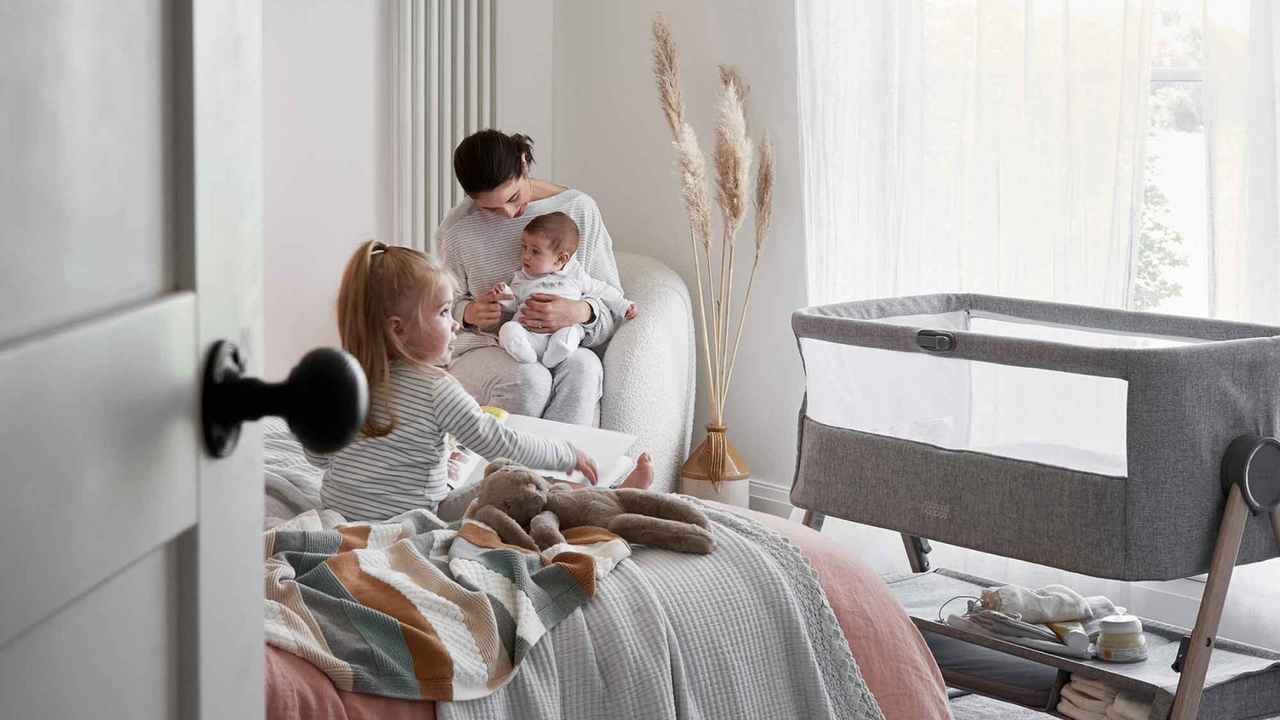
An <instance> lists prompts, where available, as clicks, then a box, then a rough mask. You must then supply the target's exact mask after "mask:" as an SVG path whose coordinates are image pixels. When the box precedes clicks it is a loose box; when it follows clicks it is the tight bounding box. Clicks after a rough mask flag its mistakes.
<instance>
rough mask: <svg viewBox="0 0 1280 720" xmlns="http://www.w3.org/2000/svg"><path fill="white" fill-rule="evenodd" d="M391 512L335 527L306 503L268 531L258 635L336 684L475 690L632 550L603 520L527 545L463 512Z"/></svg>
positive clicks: (493, 686) (496, 677)
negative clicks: (388, 517)
mask: <svg viewBox="0 0 1280 720" xmlns="http://www.w3.org/2000/svg"><path fill="white" fill-rule="evenodd" d="M326 515H328V513H326ZM333 517H337V516H336V515H335V516H333ZM396 520H398V521H389V522H386V523H380V524H372V525H371V524H367V523H354V524H344V525H336V526H335V525H333V523H332V521H328V522H326V521H324V520H322V519H321V516H320V515H319V514H317V513H316V512H314V511H311V512H307V513H304V514H302V515H299V516H298V517H296V518H294V519H293V520H290V521H289V522H287V523H284V524H282V525H279V526H277V527H276V528H274V529H272V530H270V531H268V532H267V533H266V538H265V543H266V548H265V551H266V616H267V623H266V624H267V642H268V643H269V644H271V645H274V646H276V647H278V648H281V649H282V650H285V651H288V652H290V653H293V654H295V655H298V656H299V657H302V658H304V659H305V660H307V661H308V662H310V663H312V664H313V665H315V666H316V667H318V668H320V670H322V671H323V672H324V673H325V674H326V675H327V676H328V677H329V679H330V680H332V681H333V684H334V686H335V687H337V688H339V689H342V690H353V691H356V692H362V693H370V694H374V695H383V696H387V697H394V698H405V699H414V700H469V699H474V698H480V697H484V696H486V695H488V694H490V693H492V692H494V691H495V690H497V689H498V688H500V687H502V686H503V685H504V684H505V683H506V682H507V681H508V680H509V679H510V678H511V677H512V675H514V674H515V672H516V669H517V668H518V667H519V666H520V663H521V662H522V661H523V660H524V659H525V658H526V657H527V656H528V655H529V652H530V650H531V649H532V648H533V647H534V645H535V644H536V643H537V642H538V640H539V639H541V638H542V637H543V636H544V635H546V633H547V631H549V630H550V629H551V628H552V627H554V626H555V625H556V624H557V623H559V622H560V621H561V620H563V619H564V618H565V617H567V616H568V615H569V614H570V613H572V612H573V611H574V610H575V609H577V608H578V607H580V606H581V605H582V604H583V603H585V602H586V601H587V599H588V598H590V597H593V596H594V595H595V591H596V582H597V581H598V580H599V579H600V578H602V577H604V576H605V575H606V574H608V572H609V571H610V570H612V569H613V568H614V566H616V565H617V563H618V562H619V561H621V560H622V559H624V558H626V557H628V556H630V554H631V548H630V546H629V545H628V544H627V543H626V541H624V540H622V538H619V537H618V536H616V535H614V534H612V533H610V532H608V531H606V530H602V529H600V528H576V529H572V530H568V531H566V532H565V533H564V535H565V539H566V540H567V543H565V544H561V545H557V546H556V547H553V548H550V549H548V550H546V551H543V552H542V553H534V552H530V551H528V550H524V549H523V548H518V547H514V546H510V545H505V544H503V543H502V542H501V541H500V540H499V539H498V536H497V534H496V533H494V532H493V531H492V530H490V529H489V528H488V527H487V526H485V525H483V524H481V523H478V522H473V521H470V520H465V521H463V522H461V523H453V524H450V525H445V524H444V523H443V522H441V521H440V520H439V519H437V518H436V517H435V516H434V515H431V514H430V513H427V512H424V511H420V510H415V511H411V512H409V513H405V514H404V515H402V516H399V518H397V519H396Z"/></svg>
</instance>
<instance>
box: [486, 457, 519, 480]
mask: <svg viewBox="0 0 1280 720" xmlns="http://www.w3.org/2000/svg"><path fill="white" fill-rule="evenodd" d="M517 464H518V463H517V462H516V461H515V460H509V459H507V458H494V460H493V462H491V463H489V464H488V465H485V466H484V476H485V477H489V476H490V475H492V474H494V473H496V472H498V471H499V470H501V469H503V468H505V467H509V466H511V465H517Z"/></svg>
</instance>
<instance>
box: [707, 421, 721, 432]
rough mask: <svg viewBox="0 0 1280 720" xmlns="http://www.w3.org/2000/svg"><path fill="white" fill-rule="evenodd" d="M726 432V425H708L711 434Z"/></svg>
mask: <svg viewBox="0 0 1280 720" xmlns="http://www.w3.org/2000/svg"><path fill="white" fill-rule="evenodd" d="M724 431H725V426H724V425H716V424H715V423H707V432H709V433H722V432H724Z"/></svg>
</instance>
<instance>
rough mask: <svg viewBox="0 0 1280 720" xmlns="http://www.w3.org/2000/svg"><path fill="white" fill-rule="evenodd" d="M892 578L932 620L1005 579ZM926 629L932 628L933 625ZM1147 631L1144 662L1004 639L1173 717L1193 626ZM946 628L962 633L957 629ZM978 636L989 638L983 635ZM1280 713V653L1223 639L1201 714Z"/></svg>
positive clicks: (907, 601) (1151, 626) (914, 610)
mask: <svg viewBox="0 0 1280 720" xmlns="http://www.w3.org/2000/svg"><path fill="white" fill-rule="evenodd" d="M886 582H887V583H888V584H889V589H891V590H892V591H893V593H894V595H895V596H896V597H897V598H898V601H899V602H900V603H901V604H902V607H903V609H905V610H906V611H907V614H908V615H910V616H912V617H913V618H924V619H926V620H934V619H935V618H936V617H937V612H938V608H939V607H940V606H941V605H942V603H944V602H946V601H947V600H949V599H950V598H953V597H955V596H957V595H971V596H978V595H979V594H980V593H981V591H982V589H983V588H987V587H991V586H993V585H999V584H1001V583H999V582H996V581H994V580H988V579H985V578H979V577H975V576H972V575H968V574H965V573H960V572H955V571H952V570H946V569H941V570H935V571H933V572H929V573H923V574H920V575H904V576H898V577H894V578H886ZM922 630H925V631H926V632H927V629H924V628H922ZM1143 630H1144V631H1145V632H1146V635H1147V651H1148V655H1149V656H1148V659H1147V660H1146V661H1144V662H1140V663H1128V664H1122V663H1107V662H1102V661H1098V660H1089V661H1078V660H1072V659H1070V658H1065V657H1060V656H1057V655H1048V654H1046V653H1042V652H1038V651H1036V650H1031V649H1027V648H1018V647H1017V646H1011V645H1008V644H1007V643H1000V644H1001V645H1002V646H1004V647H1005V648H1006V649H1005V650H1004V652H1006V653H1008V654H1011V655H1017V656H1019V657H1023V658H1029V659H1035V660H1037V661H1038V662H1041V663H1044V664H1046V665H1051V666H1054V667H1058V668H1061V669H1063V670H1066V671H1068V672H1072V673H1080V674H1082V675H1083V676H1085V677H1089V678H1092V679H1095V680H1098V681H1101V682H1105V683H1107V684H1108V685H1111V686H1113V687H1116V688H1124V689H1132V690H1137V691H1140V692H1147V693H1151V694H1152V695H1154V703H1153V704H1152V708H1151V718H1152V720H1161V719H1162V718H1166V717H1168V715H1169V712H1170V711H1171V710H1172V709H1173V694H1174V692H1175V691H1176V690H1177V688H1178V679H1179V675H1178V673H1176V672H1174V671H1173V670H1172V668H1171V667H1170V665H1171V664H1172V663H1173V660H1174V658H1175V657H1176V656H1177V653H1178V644H1179V642H1180V641H1181V639H1182V636H1183V635H1184V634H1186V633H1187V632H1188V631H1187V630H1186V629H1184V628H1176V627H1173V626H1171V625H1166V624H1164V623H1159V622H1155V621H1153V620H1143ZM944 631H945V632H953V633H954V632H960V631H956V630H954V629H944ZM974 641H975V642H979V643H981V642H983V641H982V640H981V639H977V640H974ZM1276 713H1280V652H1276V651H1273V650H1266V649H1263V648H1258V647H1254V646H1252V645H1247V644H1245V643H1240V642H1234V641H1232V640H1226V639H1223V638H1219V639H1218V641H1217V644H1216V645H1215V646H1214V651H1213V656H1212V658H1211V662H1210V665H1209V672H1208V674H1207V675H1206V676H1205V691H1204V695H1203V696H1202V698H1201V703H1200V713H1199V716H1200V717H1202V718H1214V719H1215V720H1232V719H1237V720H1239V719H1243V718H1255V717H1266V716H1270V715H1275V714H1276Z"/></svg>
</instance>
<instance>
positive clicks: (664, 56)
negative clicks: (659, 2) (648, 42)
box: [652, 10, 684, 142]
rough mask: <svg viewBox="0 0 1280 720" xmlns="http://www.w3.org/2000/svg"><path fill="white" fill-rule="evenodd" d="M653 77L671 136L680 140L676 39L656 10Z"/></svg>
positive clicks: (681, 118)
mask: <svg viewBox="0 0 1280 720" xmlns="http://www.w3.org/2000/svg"><path fill="white" fill-rule="evenodd" d="M652 27H653V78H654V81H655V82H656V83H657V86H658V103H659V104H660V105H661V106H662V113H663V114H664V115H665V116H666V118H667V127H669V128H670V129H671V139H672V140H675V141H677V142H679V140H680V127H681V126H682V125H684V97H683V96H682V95H681V93H680V72H679V70H678V69H677V68H676V43H675V39H674V38H673V37H672V35H671V23H669V22H667V16H666V13H664V12H662V11H661V10H659V11H658V12H657V13H655V14H654V16H653V25H652Z"/></svg>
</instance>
